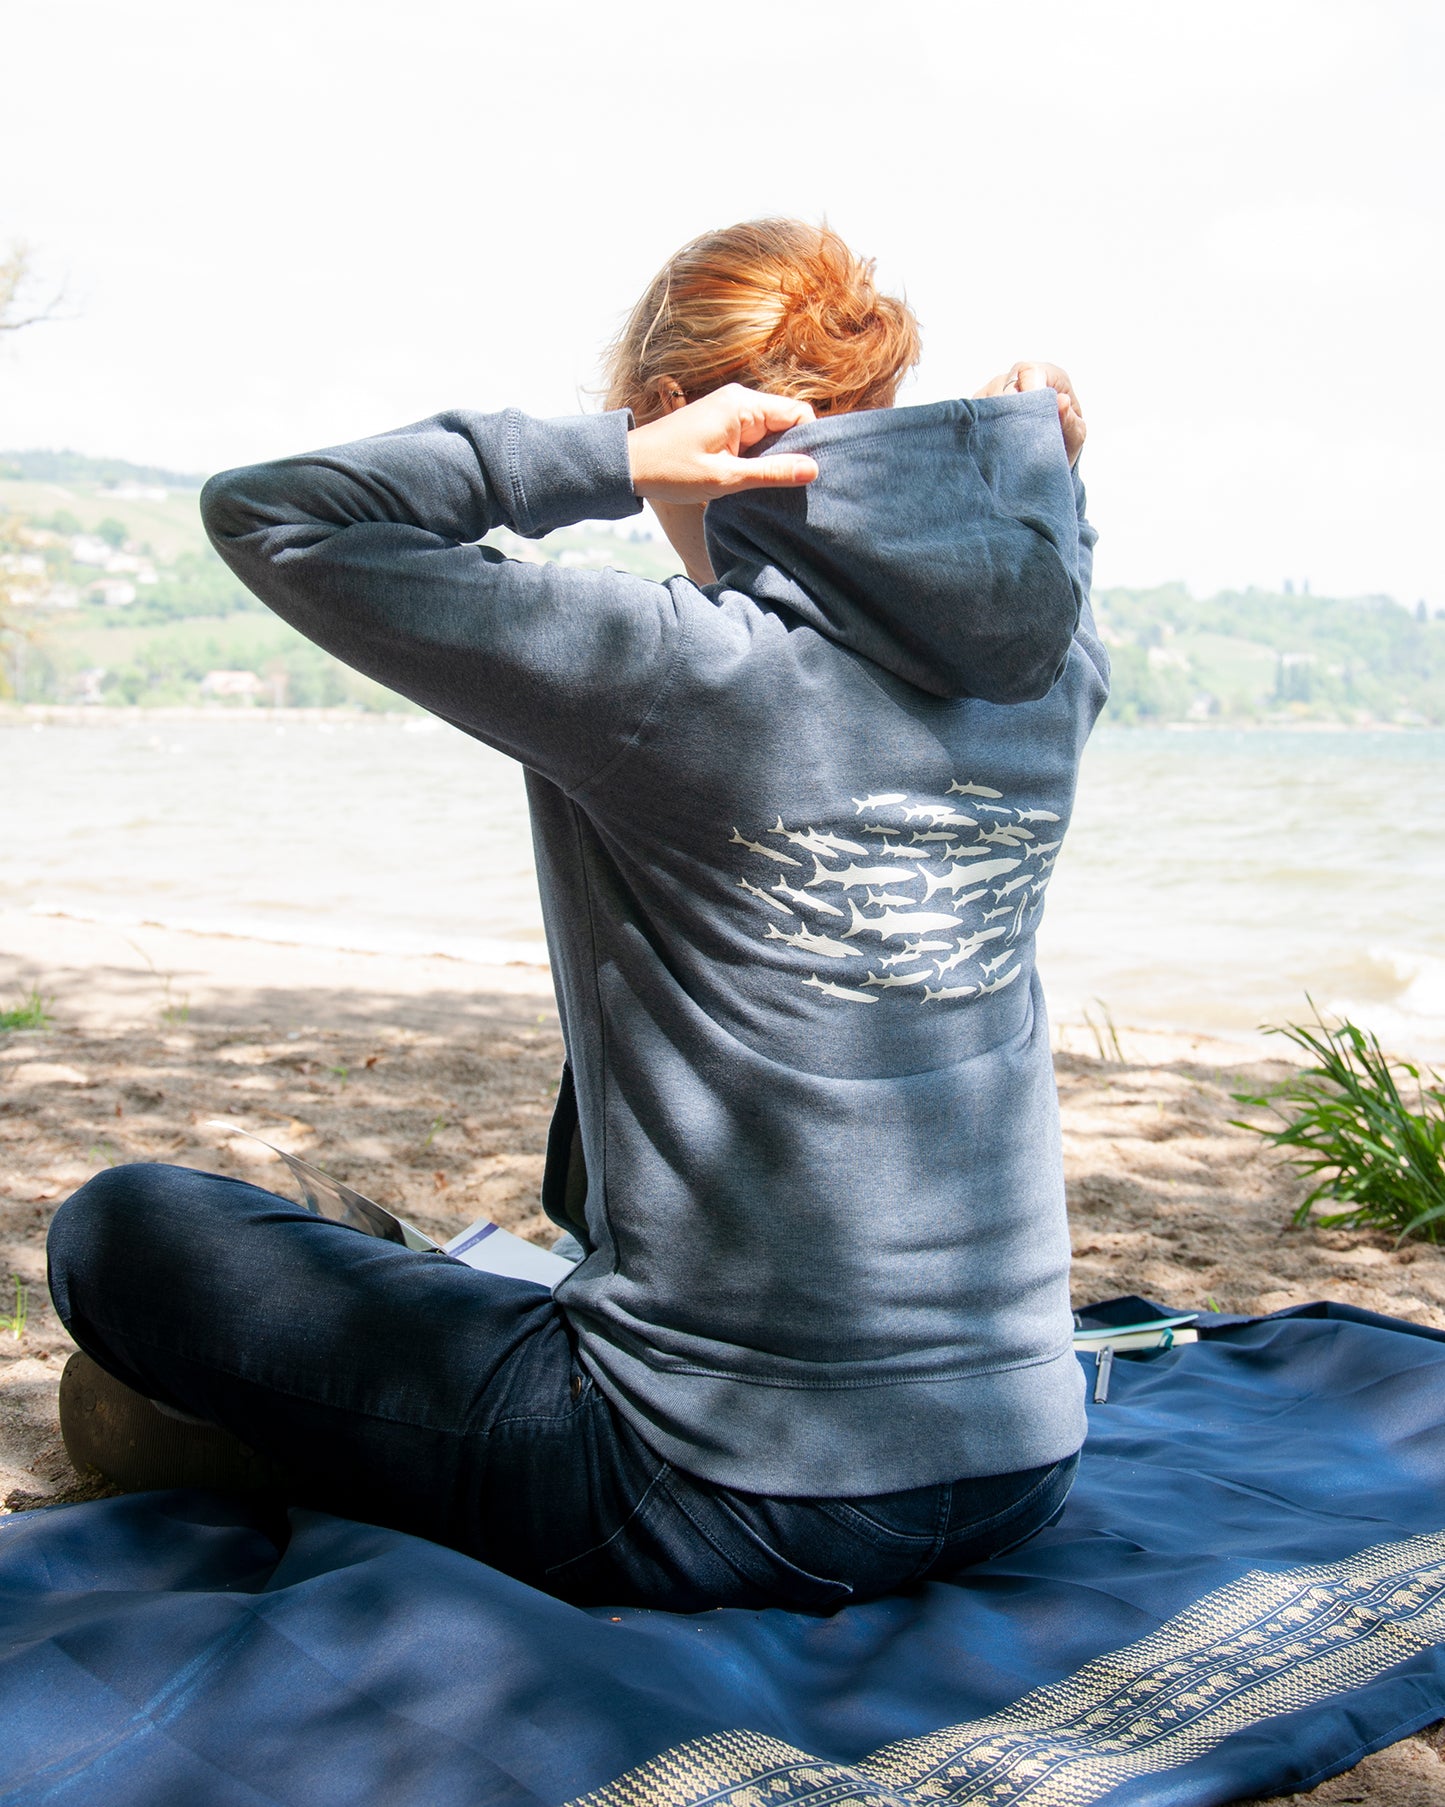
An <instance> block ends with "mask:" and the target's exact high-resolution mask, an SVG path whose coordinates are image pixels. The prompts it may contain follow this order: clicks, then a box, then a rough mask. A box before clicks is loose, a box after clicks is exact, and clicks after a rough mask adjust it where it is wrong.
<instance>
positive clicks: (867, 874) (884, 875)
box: [803, 854, 902, 891]
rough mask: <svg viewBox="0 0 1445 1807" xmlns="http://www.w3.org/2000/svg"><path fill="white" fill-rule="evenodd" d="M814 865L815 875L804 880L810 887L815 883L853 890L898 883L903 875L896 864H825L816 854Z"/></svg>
mask: <svg viewBox="0 0 1445 1807" xmlns="http://www.w3.org/2000/svg"><path fill="white" fill-rule="evenodd" d="M813 865H814V868H815V870H814V872H813V876H812V877H811V878H806V879H804V880H803V883H804V884H805V885H807V886H808V887H809V888H810V889H811V888H812V887H813V886H814V885H842V886H843V888H844V890H847V891H853V890H858V889H860V888H861V887H863V886H865V885H896V884H897V883H898V880H899V878H900V877H901V876H902V875H901V874H900V873H899V871H898V868H897V867H896V866H825V865H824V864H823V862H822V861H821V860H820V859H819V858H818V857H817V855H816V854H815V855H814V856H813Z"/></svg>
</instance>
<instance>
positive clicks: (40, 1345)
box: [0, 914, 1445, 1807]
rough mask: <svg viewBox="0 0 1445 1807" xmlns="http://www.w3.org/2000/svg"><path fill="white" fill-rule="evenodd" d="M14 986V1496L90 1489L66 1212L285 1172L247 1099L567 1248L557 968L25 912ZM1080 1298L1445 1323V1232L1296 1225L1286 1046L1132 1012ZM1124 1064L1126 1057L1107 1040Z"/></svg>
mask: <svg viewBox="0 0 1445 1807" xmlns="http://www.w3.org/2000/svg"><path fill="white" fill-rule="evenodd" d="M0 950H3V951H0V1002H10V1001H13V999H14V998H15V996H16V995H17V994H18V993H19V992H20V991H21V990H22V989H23V988H25V987H27V986H29V985H32V984H38V985H39V986H40V987H41V989H42V990H43V991H44V992H45V993H47V994H48V995H49V996H50V997H51V999H52V1003H51V1006H50V1009H51V1013H52V1018H53V1020H52V1022H51V1023H50V1025H49V1026H47V1027H45V1028H43V1029H36V1030H24V1031H17V1032H13V1033H11V1034H9V1035H0V1150H3V1152H0V1283H3V1284H0V1314H9V1313H12V1312H13V1309H14V1304H15V1299H14V1284H13V1282H10V1281H8V1280H7V1279H6V1277H7V1276H9V1275H11V1274H15V1275H18V1276H19V1277H20V1281H21V1283H22V1285H23V1286H24V1287H25V1288H26V1290H27V1295H28V1298H27V1303H28V1315H27V1318H26V1321H25V1324H24V1328H23V1331H22V1333H21V1334H20V1335H18V1336H16V1335H14V1334H13V1333H12V1332H11V1330H10V1329H8V1328H0V1502H3V1509H4V1510H5V1511H12V1512H13V1511H19V1510H23V1509H25V1508H27V1507H30V1506H35V1505H39V1504H43V1503H48V1502H52V1501H57V1500H63V1499H68V1498H82V1497H90V1496H91V1494H92V1493H93V1491H94V1490H93V1489H88V1488H87V1487H86V1486H85V1484H83V1483H81V1482H79V1481H78V1480H77V1477H76V1476H75V1474H74V1472H73V1470H72V1469H71V1468H70V1465H69V1463H68V1461H67V1460H66V1457H65V1452H64V1449H63V1448H62V1446H61V1443H60V1437H59V1432H58V1427H57V1421H56V1410H55V1394H56V1387H57V1384H58V1381H59V1376H60V1370H61V1368H62V1366H63V1365H64V1361H65V1358H66V1355H67V1354H68V1352H69V1350H70V1348H71V1346H72V1345H71V1344H70V1341H69V1339H68V1337H67V1336H66V1334H65V1332H64V1331H63V1329H62V1328H61V1326H60V1324H59V1323H58V1321H57V1320H56V1318H55V1316H54V1313H53V1311H52V1310H51V1307H50V1304H49V1301H48V1299H47V1298H46V1296H45V1288H44V1274H45V1257H44V1236H45V1229H46V1225H47V1223H48V1222H49V1218H50V1215H51V1213H52V1212H53V1210H54V1209H55V1207H56V1205H57V1204H58V1203H59V1202H60V1201H61V1200H62V1199H63V1198H65V1197H66V1195H67V1194H68V1193H69V1192H70V1191H71V1190H73V1188H74V1187H75V1186H76V1185H77V1184H79V1182H80V1181H81V1180H83V1179H84V1178H86V1177H87V1176H88V1175H89V1174H90V1173H91V1172H93V1171H94V1170H95V1169H96V1168H97V1167H99V1166H101V1165H103V1164H105V1163H107V1162H121V1161H131V1160H164V1161H178V1162H182V1163H185V1164H187V1165H193V1166H200V1167H206V1168H209V1169H211V1170H212V1171H215V1172H218V1173H231V1174H239V1175H242V1176H243V1177H245V1178H247V1179H252V1180H255V1181H257V1182H258V1183H260V1184H263V1185H271V1186H273V1187H275V1188H276V1189H277V1190H279V1191H286V1190H288V1188H287V1187H286V1185H285V1184H283V1182H282V1178H281V1169H280V1167H279V1163H277V1162H276V1161H275V1160H274V1159H273V1158H272V1157H270V1156H269V1155H267V1154H266V1153H265V1152H264V1151H263V1150H261V1149H259V1148H256V1147H255V1145H254V1144H248V1143H245V1142H243V1141H240V1140H238V1139H236V1138H230V1137H227V1136H226V1135H225V1134H224V1132H218V1131H216V1130H215V1129H212V1128H210V1127H208V1125H207V1119H209V1118H213V1117H223V1118H225V1119H227V1120H228V1121H231V1122H234V1123H237V1124H239V1125H241V1126H242V1127H244V1128H247V1129H251V1130H254V1131H256V1132H257V1133H258V1134H261V1135H263V1136H266V1137H267V1138H268V1140H271V1141H275V1142H278V1143H281V1144H282V1145H283V1146H285V1147H287V1148H290V1149H292V1150H294V1151H295V1152H296V1153H298V1154H304V1155H305V1156H306V1157H307V1158H308V1159H311V1160H313V1161H315V1162H317V1163H318V1164H319V1165H321V1166H323V1167H326V1168H328V1169H329V1170H330V1171H333V1172H335V1173H337V1174H338V1175H339V1176H340V1177H341V1178H344V1179H348V1180H350V1181H352V1182H353V1183H354V1184H356V1185H358V1186H359V1187H360V1188H361V1189H362V1190H363V1191H365V1192H367V1193H369V1194H370V1195H371V1196H372V1197H374V1198H377V1199H379V1200H380V1201H381V1202H382V1203H384V1204H387V1205H391V1206H393V1207H394V1208H397V1209H399V1210H401V1211H403V1212H404V1214H405V1215H406V1216H408V1217H410V1218H411V1219H413V1220H414V1221H415V1222H417V1223H418V1224H420V1225H421V1226H422V1227H423V1228H424V1229H426V1230H428V1231H429V1232H430V1233H432V1234H433V1235H436V1236H438V1237H441V1236H446V1235H450V1234H452V1233H453V1232H454V1231H456V1230H458V1229H460V1228H461V1227H462V1226H463V1225H464V1224H466V1223H468V1222H470V1221H471V1220H472V1219H473V1218H475V1217H477V1216H480V1215H482V1214H484V1213H485V1214H486V1215H488V1216H491V1217H494V1218H495V1219H496V1220H497V1221H498V1222H500V1223H501V1224H503V1225H504V1226H505V1227H506V1228H508V1229H511V1230H515V1231H517V1232H518V1233H519V1234H522V1235H526V1236H532V1237H535V1238H536V1239H537V1240H540V1241H546V1240H548V1239H549V1237H550V1234H551V1232H550V1226H548V1225H547V1224H546V1222H545V1220H544V1219H543V1217H542V1215H541V1213H540V1211H539V1210H538V1208H537V1204H536V1198H537V1191H538V1185H539V1182H540V1178H541V1171H542V1157H543V1150H544V1147H545V1141H546V1131H547V1123H548V1118H549V1115H550V1110H551V1103H552V1098H553V1095H554V1092H555V1086H556V1079H557V1074H558V1071H559V1068H560V1065H561V1058H562V1045H561V1037H560V1034H559V1031H558V1024H557V1014H556V1010H555V1007H554V1004H553V1001H552V996H551V990H550V984H549V981H548V978H547V975H546V973H545V972H543V971H541V970H539V969H537V968H534V967H508V968H483V967H476V966H469V965H465V964H463V963H460V962H456V961H446V960H434V959H433V960H419V959H402V958H397V957H391V956H378V955H366V954H345V953H337V952H322V951H317V950H309V949H304V948H296V947H275V946H270V945H267V944H264V943H257V942H247V941H237V940H232V939H229V938H226V937H214V936H201V935H186V934H181V933H177V932H174V931H168V930H161V929H158V928H147V927H142V928H139V929H130V930H127V931H125V933H124V934H121V933H120V932H118V931H116V930H114V929H108V928H103V927H101V926H99V925H91V924H84V923H76V922H72V921H68V920H65V919H61V918H41V917H34V916H19V915H11V916H5V915H3V914H0ZM1056 1040H1057V1043H1058V1048H1057V1053H1056V1070H1057V1073H1058V1082H1059V1094H1060V1101H1061V1105H1062V1112H1063V1124H1064V1158H1065V1170H1066V1175H1067V1180H1068V1191H1069V1209H1070V1218H1071V1223H1072V1228H1073V1240H1074V1253H1075V1268H1074V1295H1075V1302H1076V1304H1083V1303H1088V1302H1090V1301H1093V1300H1098V1299H1104V1298H1108V1297H1111V1296H1113V1295H1116V1294H1120V1293H1142V1294H1144V1295H1146V1296H1148V1297H1150V1298H1154V1299H1159V1300H1163V1301H1165V1302H1167V1303H1170V1304H1177V1305H1199V1304H1205V1303H1207V1302H1210V1301H1213V1302H1214V1303H1216V1304H1217V1305H1218V1306H1219V1307H1220V1308H1222V1309H1225V1310H1230V1311H1241V1312H1262V1311H1273V1310H1276V1309H1278V1308H1279V1307H1281V1306H1284V1305H1290V1304H1299V1303H1303V1302H1305V1301H1308V1300H1311V1299H1320V1298H1332V1299H1341V1300H1345V1301H1348V1302H1349V1303H1351V1304H1354V1305H1359V1306H1364V1307H1366V1308H1368V1309H1370V1310H1373V1311H1380V1312H1385V1313H1388V1314H1391V1315H1393V1316H1398V1317H1405V1318H1411V1319H1413V1320H1415V1321H1416V1322H1419V1323H1424V1324H1431V1325H1435V1326H1437V1327H1441V1328H1445V1250H1441V1249H1435V1248H1432V1247H1427V1246H1425V1245H1422V1244H1412V1245H1410V1246H1407V1247H1405V1248H1403V1249H1397V1248H1395V1247H1394V1245H1393V1242H1392V1240H1391V1239H1390V1238H1388V1237H1385V1236H1381V1235H1376V1234H1372V1233H1355V1232H1340V1231H1333V1232H1330V1231H1322V1230H1320V1229H1318V1228H1299V1229H1297V1228H1294V1227H1292V1226H1291V1222H1290V1218H1291V1214H1292V1212H1293V1210H1294V1207H1295V1205H1296V1204H1297V1203H1298V1201H1299V1199H1300V1197H1301V1196H1302V1192H1303V1187H1302V1184H1301V1182H1300V1181H1299V1179H1298V1178H1297V1177H1295V1176H1294V1175H1293V1174H1292V1173H1291V1172H1290V1171H1289V1169H1288V1168H1286V1167H1283V1166H1282V1165H1281V1164H1280V1163H1279V1161H1278V1159H1277V1157H1276V1156H1274V1155H1273V1153H1272V1152H1271V1151H1270V1150H1269V1149H1268V1148H1267V1147H1266V1146H1265V1144H1264V1143H1263V1142H1262V1141H1261V1139H1260V1138H1259V1137H1257V1136H1254V1135H1251V1134H1249V1133H1248V1132H1247V1131H1245V1130H1242V1129H1239V1128H1236V1127H1234V1126H1233V1125H1232V1123H1231V1119H1232V1118H1235V1117H1237V1116H1239V1115H1240V1114H1241V1110H1240V1107H1239V1106H1238V1105H1237V1104H1236V1103H1235V1102H1234V1100H1233V1098H1232V1097H1231V1093H1232V1092H1235V1091H1256V1090H1260V1089H1266V1088H1268V1087H1269V1086H1270V1085H1271V1084H1272V1083H1275V1082H1277V1081H1278V1080H1279V1079H1281V1078H1282V1077H1284V1075H1285V1074H1286V1073H1287V1072H1288V1070H1289V1069H1288V1067H1287V1065H1286V1064H1285V1062H1284V1061H1283V1060H1282V1059H1280V1058H1279V1055H1280V1054H1281V1053H1283V1052H1286V1051H1287V1050H1286V1049H1284V1048H1283V1047H1282V1046H1280V1045H1276V1044H1265V1043H1263V1042H1255V1043H1253V1044H1242V1043H1241V1044H1236V1043H1227V1042H1221V1041H1214V1040H1209V1039H1207V1038H1204V1037H1190V1036H1177V1035H1165V1034H1161V1033H1158V1032H1153V1031H1145V1030H1136V1029H1129V1028H1127V1027H1124V1028H1121V1030H1120V1032H1119V1044H1118V1048H1117V1049H1115V1048H1114V1047H1112V1046H1110V1047H1108V1048H1103V1049H1101V1048H1100V1046H1099V1044H1098V1043H1097V1042H1096V1040H1095V1038H1094V1037H1093V1036H1092V1034H1091V1033H1089V1032H1088V1031H1087V1030H1085V1029H1084V1028H1082V1027H1080V1026H1070V1025H1064V1026H1063V1027H1062V1028H1060V1029H1059V1030H1057V1031H1056ZM1105 1056H1107V1058H1106V1057H1105ZM1289 1798H1290V1799H1291V1800H1301V1801H1302V1800H1306V1799H1307V1800H1310V1801H1312V1802H1319V1803H1321V1804H1323V1803H1340V1804H1343V1803H1346V1802H1352V1803H1353V1802H1360V1803H1368V1804H1369V1807H1427V1804H1429V1807H1440V1804H1441V1803H1442V1802H1445V1741H1442V1739H1441V1738H1440V1737H1439V1736H1438V1735H1436V1734H1428V1733H1427V1734H1421V1735H1420V1736H1418V1737H1415V1738H1411V1739H1407V1740H1406V1741H1405V1742H1404V1743H1402V1744H1399V1745H1396V1746H1394V1747H1393V1748H1392V1749H1391V1750H1388V1751H1384V1752H1381V1753H1379V1754H1378V1755H1377V1756H1375V1757H1372V1758H1370V1759H1367V1760H1366V1762H1365V1763H1363V1764H1361V1765H1360V1766H1358V1767H1357V1768H1356V1769H1355V1770H1352V1771H1351V1772H1350V1773H1349V1774H1348V1775H1347V1776H1342V1777H1336V1778H1334V1780H1332V1781H1331V1782H1328V1783H1325V1784H1324V1785H1322V1786H1321V1787H1320V1788H1318V1789H1316V1790H1315V1791H1314V1792H1313V1793H1312V1794H1310V1795H1308V1796H1292V1797H1289Z"/></svg>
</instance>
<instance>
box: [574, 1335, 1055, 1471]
mask: <svg viewBox="0 0 1445 1807" xmlns="http://www.w3.org/2000/svg"><path fill="white" fill-rule="evenodd" d="M578 1348H579V1354H580V1356H581V1359H582V1361H583V1364H584V1365H585V1367H586V1368H587V1370H588V1372H589V1373H590V1374H591V1376H592V1378H593V1380H594V1381H595V1382H596V1384H597V1386H598V1387H599V1388H600V1389H601V1391H602V1392H603V1394H604V1395H605V1396H606V1398H607V1399H608V1400H609V1401H610V1402H611V1404H612V1405H613V1407H614V1408H615V1409H616V1410H617V1412H618V1413H619V1414H620V1415H621V1416H622V1417H623V1418H624V1419H626V1420H627V1422H628V1423H629V1424H630V1425H631V1426H632V1428H633V1429H634V1430H635V1431H636V1432H637V1434H638V1436H639V1437H641V1438H642V1440H643V1442H644V1443H646V1444H647V1445H648V1446H649V1448H651V1449H652V1450H654V1451H655V1452H656V1454H658V1455H659V1456H661V1457H662V1458H663V1459H664V1460H666V1461H669V1462H672V1463H673V1464H674V1465H675V1466H676V1467H678V1468H680V1469H683V1470H684V1471H685V1472H687V1473H688V1474H691V1475H694V1476H696V1477H697V1478H698V1479H699V1480H703V1481H710V1482H712V1483H713V1484H714V1485H715V1486H720V1487H731V1488H735V1489H737V1490H738V1491H740V1492H745V1493H762V1494H769V1495H773V1496H777V1497H782V1498H821V1499H839V1498H849V1497H855V1496H858V1495H860V1494H870V1493H894V1492H901V1491H904V1490H905V1489H909V1488H913V1487H932V1486H938V1485H939V1484H941V1483H943V1482H945V1481H954V1480H966V1479H977V1478H979V1477H981V1476H984V1475H995V1474H1014V1473H1017V1472H1019V1471H1020V1470H1022V1469H1026V1468H1040V1467H1043V1466H1045V1465H1046V1464H1048V1463H1052V1462H1061V1461H1063V1460H1064V1458H1065V1457H1067V1456H1071V1455H1073V1454H1074V1453H1075V1452H1076V1451H1077V1450H1078V1449H1079V1447H1080V1446H1081V1444H1082V1443H1083V1441H1084V1432H1085V1429H1086V1420H1085V1416H1084V1404H1083V1393H1084V1379H1083V1371H1082V1369H1081V1368H1080V1366H1079V1363H1078V1359H1077V1357H1076V1356H1075V1354H1074V1351H1073V1349H1072V1347H1066V1348H1065V1349H1063V1350H1061V1351H1060V1352H1059V1353H1058V1354H1056V1355H1053V1356H1046V1357H1043V1358H1042V1359H1040V1360H1037V1361H1031V1362H1026V1363H1022V1364H1020V1365H1018V1366H1016V1367H1010V1368H1002V1369H994V1370H991V1371H989V1372H987V1373H977V1372H975V1373H970V1374H953V1375H949V1376H947V1377H946V1378H943V1379H939V1378H935V1377H924V1378H920V1377H918V1376H916V1375H914V1376H908V1377H906V1378H900V1379H898V1380H896V1381H894V1382H891V1383H886V1382H875V1383H874V1384H872V1385H869V1386H862V1387H859V1386H854V1387H847V1388H828V1387H819V1386H807V1385H788V1384H787V1383H782V1384H780V1383H778V1382H777V1381H774V1380H769V1381H768V1382H767V1383H766V1384H764V1385H762V1386H759V1385H758V1384H757V1383H756V1382H755V1381H754V1380H752V1379H751V1378H748V1377H745V1376H739V1375H723V1374H705V1373H700V1372H698V1371H696V1370H684V1371H682V1372H677V1371H669V1372H667V1373H659V1372H658V1371H657V1370H655V1369H653V1368H651V1367H650V1366H649V1365H648V1364H647V1363H646V1362H644V1361H641V1360H639V1359H638V1358H637V1357H636V1356H633V1355H629V1354H627V1353H626V1352H624V1351H623V1350H621V1349H619V1348H618V1347H617V1345H616V1344H615V1343H609V1342H606V1341H604V1340H603V1339H601V1338H599V1337H597V1336H595V1335H589V1334H588V1333H587V1332H585V1331H584V1332H583V1333H582V1334H581V1336H580V1338H579V1344H578Z"/></svg>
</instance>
